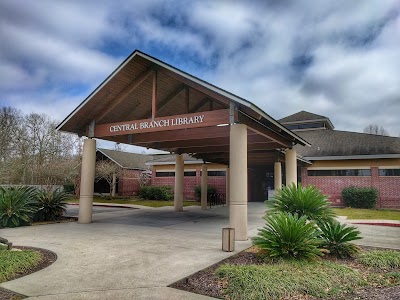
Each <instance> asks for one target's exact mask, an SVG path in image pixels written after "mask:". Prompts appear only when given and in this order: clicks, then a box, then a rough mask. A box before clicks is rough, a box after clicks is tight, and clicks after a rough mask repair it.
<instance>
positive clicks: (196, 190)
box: [194, 185, 217, 201]
mask: <svg viewBox="0 0 400 300" xmlns="http://www.w3.org/2000/svg"><path fill="white" fill-rule="evenodd" d="M216 192H217V188H216V187H214V186H210V185H209V186H207V196H210V195H212V194H215V193H216ZM194 195H195V197H196V199H197V200H198V201H200V199H201V185H197V186H196V187H195V188H194Z"/></svg>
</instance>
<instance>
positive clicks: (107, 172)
mask: <svg viewBox="0 0 400 300" xmlns="http://www.w3.org/2000/svg"><path fill="white" fill-rule="evenodd" d="M121 174H122V168H121V167H119V166H118V165H117V164H116V163H114V162H112V161H109V160H100V161H98V162H96V182H97V181H99V180H101V179H104V180H105V181H107V183H108V185H109V187H110V196H111V197H114V196H115V192H116V191H115V189H116V182H117V180H118V178H119V177H120V176H121Z"/></svg>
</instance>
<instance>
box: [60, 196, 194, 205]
mask: <svg viewBox="0 0 400 300" xmlns="http://www.w3.org/2000/svg"><path fill="white" fill-rule="evenodd" d="M68 202H69V203H78V202H79V199H78V198H71V199H69V200H68ZM93 202H97V203H111V204H135V205H143V206H149V207H163V206H174V201H162V200H143V199H140V198H138V197H116V198H115V199H109V198H108V197H99V196H94V197H93ZM192 205H196V206H198V205H200V203H199V202H197V201H183V206H185V207H186V206H192Z"/></svg>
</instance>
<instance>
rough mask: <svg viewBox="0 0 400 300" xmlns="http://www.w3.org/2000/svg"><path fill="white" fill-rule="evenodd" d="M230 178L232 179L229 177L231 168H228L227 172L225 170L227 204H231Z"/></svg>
mask: <svg viewBox="0 0 400 300" xmlns="http://www.w3.org/2000/svg"><path fill="white" fill-rule="evenodd" d="M229 180H230V177H229V168H226V172H225V189H226V192H225V193H226V194H225V197H226V205H227V206H229Z"/></svg>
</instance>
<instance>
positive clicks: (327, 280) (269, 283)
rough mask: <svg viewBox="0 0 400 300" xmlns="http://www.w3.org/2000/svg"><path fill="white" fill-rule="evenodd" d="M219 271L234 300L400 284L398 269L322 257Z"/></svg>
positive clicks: (331, 294) (335, 294) (330, 294)
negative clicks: (354, 265) (366, 266)
mask: <svg viewBox="0 0 400 300" xmlns="http://www.w3.org/2000/svg"><path fill="white" fill-rule="evenodd" d="M216 275H217V277H219V278H220V279H221V280H223V282H226V283H225V284H226V288H225V290H224V293H225V296H226V297H227V299H232V300H236V299H237V300H239V299H248V300H256V299H257V300H258V299H282V298H284V299H288V298H291V297H298V296H300V295H309V296H312V297H318V298H329V299H337V298H341V296H344V295H346V294H347V293H349V292H351V291H352V290H354V289H357V288H362V287H368V286H370V287H374V286H383V287H384V286H393V285H398V284H400V272H398V269H397V270H393V271H392V272H388V273H382V272H380V271H379V270H378V271H375V270H372V269H363V270H358V269H353V268H351V267H349V266H346V265H343V264H341V263H338V262H333V261H327V260H322V259H321V260H316V261H294V260H292V261H280V262H279V261H278V262H275V263H274V262H270V263H268V262H267V263H265V264H261V265H229V264H226V265H222V266H220V267H219V268H218V269H217V271H216ZM296 299H299V298H296ZM301 299H305V298H303V297H301Z"/></svg>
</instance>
